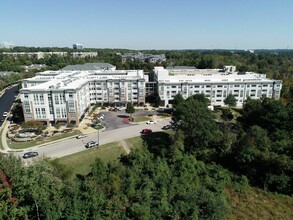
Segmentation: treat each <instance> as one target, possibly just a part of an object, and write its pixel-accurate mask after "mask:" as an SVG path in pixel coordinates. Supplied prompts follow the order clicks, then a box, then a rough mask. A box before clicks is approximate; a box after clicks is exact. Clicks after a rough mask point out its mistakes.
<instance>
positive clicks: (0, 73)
mask: <svg viewBox="0 0 293 220" xmlns="http://www.w3.org/2000/svg"><path fill="white" fill-rule="evenodd" d="M11 74H15V72H12V71H0V77H6V76H10V75H11Z"/></svg>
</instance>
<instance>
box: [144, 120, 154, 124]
mask: <svg viewBox="0 0 293 220" xmlns="http://www.w3.org/2000/svg"><path fill="white" fill-rule="evenodd" d="M146 124H147V125H154V124H156V121H153V120H150V121H147V122H146Z"/></svg>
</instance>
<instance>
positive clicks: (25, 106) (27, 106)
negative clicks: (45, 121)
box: [23, 101, 31, 113]
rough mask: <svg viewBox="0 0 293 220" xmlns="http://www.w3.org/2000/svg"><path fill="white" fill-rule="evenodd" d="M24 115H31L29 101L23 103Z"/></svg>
mask: <svg viewBox="0 0 293 220" xmlns="http://www.w3.org/2000/svg"><path fill="white" fill-rule="evenodd" d="M23 107H24V113H31V107H30V103H29V101H23Z"/></svg>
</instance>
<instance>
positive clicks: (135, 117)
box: [132, 116, 151, 122]
mask: <svg viewBox="0 0 293 220" xmlns="http://www.w3.org/2000/svg"><path fill="white" fill-rule="evenodd" d="M132 118H134V122H142V121H149V120H151V118H150V117H148V116H132Z"/></svg>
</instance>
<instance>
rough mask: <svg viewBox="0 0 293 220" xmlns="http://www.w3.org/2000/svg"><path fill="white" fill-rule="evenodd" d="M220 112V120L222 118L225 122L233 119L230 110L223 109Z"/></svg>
mask: <svg viewBox="0 0 293 220" xmlns="http://www.w3.org/2000/svg"><path fill="white" fill-rule="evenodd" d="M221 111H222V114H221V118H222V119H223V120H224V121H225V122H227V121H230V120H232V119H233V114H232V112H231V110H230V109H225V108H224V109H222V110H221Z"/></svg>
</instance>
